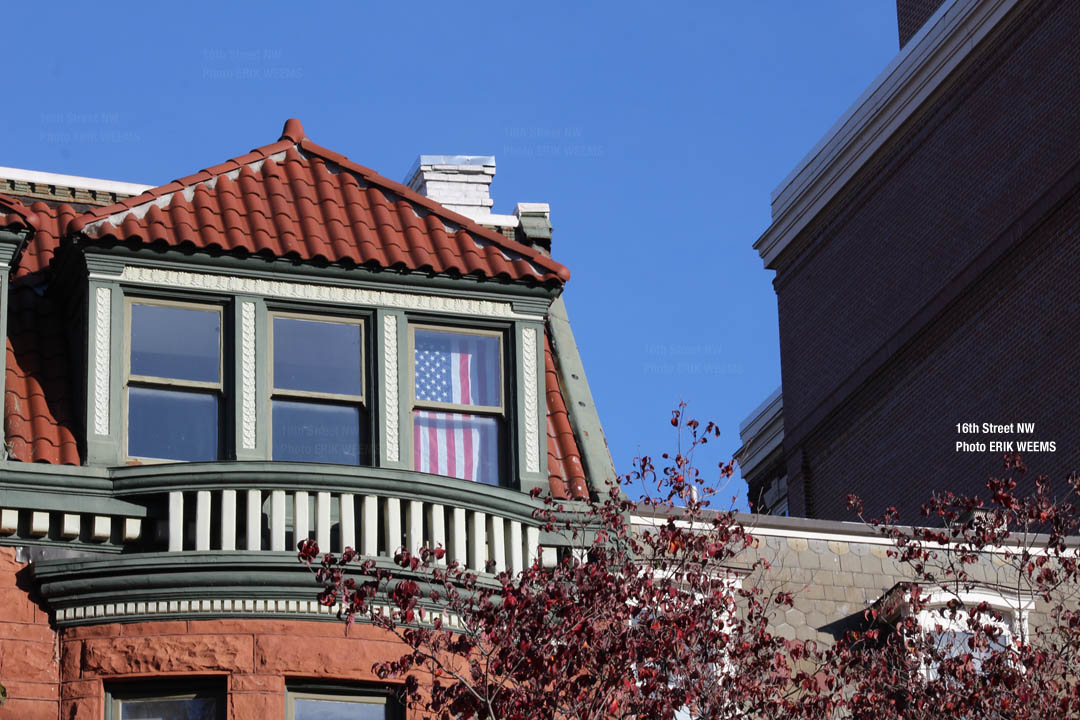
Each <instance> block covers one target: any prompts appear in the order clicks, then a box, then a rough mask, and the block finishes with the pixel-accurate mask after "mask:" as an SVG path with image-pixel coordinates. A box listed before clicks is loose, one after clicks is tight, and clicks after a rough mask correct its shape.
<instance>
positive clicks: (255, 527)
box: [244, 490, 262, 552]
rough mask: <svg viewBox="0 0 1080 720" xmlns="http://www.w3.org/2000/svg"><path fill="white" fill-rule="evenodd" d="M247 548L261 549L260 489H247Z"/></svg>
mask: <svg viewBox="0 0 1080 720" xmlns="http://www.w3.org/2000/svg"><path fill="white" fill-rule="evenodd" d="M244 547H246V548H247V549H248V550H255V551H256V552H258V551H259V550H262V491H261V490H248V491H247V543H246V544H245V545H244Z"/></svg>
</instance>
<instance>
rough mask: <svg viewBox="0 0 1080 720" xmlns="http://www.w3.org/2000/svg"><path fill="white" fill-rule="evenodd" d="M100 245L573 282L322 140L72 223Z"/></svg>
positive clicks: (288, 142) (232, 164)
mask: <svg viewBox="0 0 1080 720" xmlns="http://www.w3.org/2000/svg"><path fill="white" fill-rule="evenodd" d="M70 230H71V231H72V232H82V233H83V234H84V235H86V236H87V237H89V238H91V239H98V240H103V239H109V238H112V239H116V240H120V241H123V242H129V241H131V242H140V243H145V244H153V243H162V244H164V245H166V246H170V247H179V246H184V245H187V246H191V247H194V248H198V249H206V250H220V251H225V252H235V253H240V254H247V253H251V254H264V255H268V256H271V257H291V258H295V259H298V260H302V261H316V262H329V263H341V264H343V265H346V266H353V265H365V266H370V267H372V268H375V269H404V270H418V271H424V272H433V273H449V274H452V275H468V276H475V277H479V278H501V279H505V280H517V281H526V282H533V283H542V284H547V285H556V286H557V285H561V284H563V283H565V282H566V281H567V280H568V279H569V277H570V273H569V271H568V270H567V269H566V268H565V267H563V266H562V265H560V264H559V263H557V262H555V261H554V260H552V259H551V258H549V257H546V256H545V255H543V254H541V253H540V252H539V251H537V250H535V249H533V248H530V247H528V246H526V245H522V244H520V243H517V242H515V241H513V240H510V239H508V238H507V237H505V236H504V235H502V234H500V233H497V232H495V231H494V230H490V229H488V228H485V227H483V226H482V225H479V224H477V223H476V222H475V221H473V220H470V219H469V218H467V217H465V216H463V215H459V214H457V213H455V212H453V211H450V210H447V209H446V208H445V207H443V206H442V205H440V204H438V203H436V202H434V201H433V200H430V199H428V198H426V197H424V196H423V195H420V194H418V193H416V192H415V191H413V190H410V189H409V188H407V187H405V186H404V185H401V184H399V183H396V182H394V181H392V180H388V179H387V178H384V177H382V176H381V175H379V174H378V173H376V172H375V171H374V170H371V169H369V168H366V167H363V166H362V165H358V164H356V163H354V162H352V161H351V160H349V159H348V158H347V157H345V156H344V155H340V154H338V153H336V152H334V151H332V150H328V149H326V148H324V147H322V146H320V145H317V144H315V143H313V142H312V141H311V140H309V139H308V138H307V137H306V135H305V134H304V129H303V127H302V126H301V125H300V122H299V121H298V120H295V119H293V120H289V121H288V122H286V123H285V128H284V131H283V133H282V136H281V139H280V140H278V141H277V142H275V143H272V144H270V145H266V146H264V147H260V148H256V149H255V150H252V151H251V152H250V153H248V154H246V155H241V156H240V157H236V158H233V159H231V160H227V161H226V162H224V163H221V164H220V165H215V166H214V167H211V168H207V169H205V170H202V171H200V172H198V173H196V174H194V175H189V176H188V177H185V178H181V179H179V180H175V181H173V182H171V183H169V184H167V185H162V186H161V187H157V188H153V189H151V190H148V191H146V192H145V193H143V194H142V195H136V196H134V197H130V198H126V199H124V200H122V201H120V202H118V203H116V204H114V205H110V206H107V207H104V208H95V209H93V210H91V211H89V212H87V213H85V214H84V215H82V216H80V217H79V218H77V219H76V220H75V221H74V222H72V224H71V225H70Z"/></svg>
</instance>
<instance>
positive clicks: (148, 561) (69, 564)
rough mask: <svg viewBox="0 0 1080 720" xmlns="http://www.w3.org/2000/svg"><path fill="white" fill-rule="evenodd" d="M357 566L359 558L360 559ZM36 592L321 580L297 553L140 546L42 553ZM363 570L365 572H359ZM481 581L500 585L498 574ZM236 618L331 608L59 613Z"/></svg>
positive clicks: (139, 596) (201, 596)
mask: <svg viewBox="0 0 1080 720" xmlns="http://www.w3.org/2000/svg"><path fill="white" fill-rule="evenodd" d="M371 559H373V560H374V561H375V566H376V568H379V569H384V570H389V571H392V572H393V573H394V574H395V575H396V576H397V577H401V578H412V579H416V580H418V581H421V582H423V580H424V575H423V573H422V572H410V571H406V570H403V569H402V568H400V567H398V566H397V565H396V564H395V563H394V562H393V560H392V559H391V558H388V557H384V556H379V557H377V558H371ZM355 567H356V568H357V569H358V568H359V565H356V566H355ZM31 568H32V571H31V572H32V573H33V579H34V583H35V584H36V586H37V589H38V594H39V595H40V597H41V598H42V599H43V600H44V601H45V603H46V604H47V605H48V606H49V608H50V609H51V610H53V611H54V612H55V611H57V610H63V609H69V608H78V607H86V606H93V605H107V604H114V603H138V602H162V601H166V602H177V603H179V602H182V601H188V602H192V601H203V600H225V599H231V600H238V599H239V600H279V601H280V600H285V601H289V600H295V601H304V602H310V601H314V600H316V598H317V596H318V592H319V585H318V583H317V582H316V581H315V577H314V575H313V574H312V572H311V570H310V569H309V568H308V567H307V566H305V565H303V564H301V563H300V562H299V561H298V560H297V557H296V553H295V552H277V553H270V552H246V551H236V552H225V551H220V550H218V551H209V552H201V553H167V552H159V553H141V554H136V555H121V556H119V557H117V556H110V557H108V558H77V559H56V560H40V561H38V562H35V563H33V564H32V565H31ZM358 577H359V575H358ZM480 582H481V583H482V584H483V585H486V586H489V587H492V588H495V587H497V584H496V582H495V580H494V578H493V577H490V576H482V577H481V578H480ZM234 617H247V618H252V617H259V618H290V619H294V620H333V621H337V620H336V617H335V615H334V614H333V613H326V614H322V613H319V614H314V613H307V612H294V613H290V612H267V611H232V610H229V611H225V610H220V611H207V612H204V611H198V610H197V611H188V612H180V611H179V609H178V611H177V612H156V613H144V614H139V615H126V614H125V615H112V616H100V617H93V618H67V619H64V620H56V624H57V625H58V626H60V627H65V626H70V625H80V624H103V623H116V622H140V621H144V620H147V619H151V618H152V619H203V620H212V619H217V618H234Z"/></svg>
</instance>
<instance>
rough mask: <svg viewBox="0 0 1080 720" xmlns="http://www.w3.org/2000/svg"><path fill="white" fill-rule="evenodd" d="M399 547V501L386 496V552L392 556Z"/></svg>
mask: <svg viewBox="0 0 1080 720" xmlns="http://www.w3.org/2000/svg"><path fill="white" fill-rule="evenodd" d="M399 547H401V501H400V500H398V499H397V498H386V554H387V555H389V556H390V557H394V554H395V553H396V552H397V549H398V548H399Z"/></svg>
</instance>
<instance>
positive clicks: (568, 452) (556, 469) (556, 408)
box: [544, 335, 589, 500]
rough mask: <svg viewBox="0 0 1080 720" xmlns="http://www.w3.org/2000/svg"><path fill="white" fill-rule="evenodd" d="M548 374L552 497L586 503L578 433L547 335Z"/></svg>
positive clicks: (545, 364)
mask: <svg viewBox="0 0 1080 720" xmlns="http://www.w3.org/2000/svg"><path fill="white" fill-rule="evenodd" d="M544 370H545V373H546V376H545V385H546V386H547V435H548V482H549V484H550V485H551V494H552V495H553V496H555V497H556V498H559V499H560V500H567V499H573V500H586V499H588V497H589V488H588V485H587V483H586V482H585V471H584V469H583V468H582V466H581V453H580V452H579V450H578V444H577V440H576V439H575V438H574V431H573V429H572V428H571V427H570V416H569V414H568V413H567V412H566V402H565V401H564V400H563V394H562V388H561V387H560V385H559V371H558V369H557V368H556V367H555V356H554V353H553V352H552V350H551V341H550V340H548V338H547V336H546V335H545V336H544Z"/></svg>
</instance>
